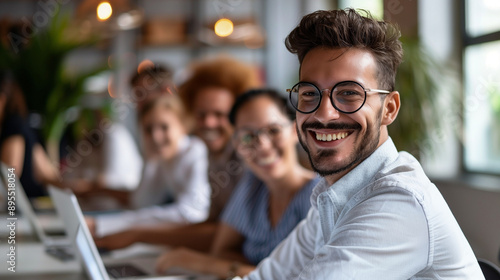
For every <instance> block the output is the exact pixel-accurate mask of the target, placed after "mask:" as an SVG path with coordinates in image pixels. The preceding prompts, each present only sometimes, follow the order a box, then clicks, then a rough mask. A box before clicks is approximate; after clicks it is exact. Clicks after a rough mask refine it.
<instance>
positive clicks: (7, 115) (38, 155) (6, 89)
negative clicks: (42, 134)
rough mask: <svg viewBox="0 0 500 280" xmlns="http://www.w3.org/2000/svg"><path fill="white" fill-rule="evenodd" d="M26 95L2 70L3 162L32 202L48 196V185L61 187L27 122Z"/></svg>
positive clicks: (56, 172) (0, 130) (0, 129)
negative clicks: (12, 171)
mask: <svg viewBox="0 0 500 280" xmlns="http://www.w3.org/2000/svg"><path fill="white" fill-rule="evenodd" d="M27 113H28V112H27V109H26V105H25V101H24V97H23V94H22V92H21V89H20V87H19V86H18V84H17V82H16V81H15V80H14V77H13V75H12V74H11V73H10V72H9V71H7V70H0V158H1V161H2V162H3V163H4V164H5V165H7V166H8V167H11V168H14V173H15V174H16V175H17V177H18V178H19V182H20V183H21V185H22V186H23V188H24V191H25V192H26V194H27V196H28V197H30V198H34V197H40V196H46V195H47V192H46V189H45V186H46V185H49V184H50V185H54V186H61V180H60V174H59V170H58V169H57V167H55V166H54V165H53V164H52V162H51V161H50V159H49V157H48V155H47V153H46V152H45V150H44V148H43V147H42V145H41V144H40V142H39V141H38V137H37V136H36V134H35V132H34V131H33V130H32V129H31V128H30V126H29V125H28V122H27V120H26V116H27Z"/></svg>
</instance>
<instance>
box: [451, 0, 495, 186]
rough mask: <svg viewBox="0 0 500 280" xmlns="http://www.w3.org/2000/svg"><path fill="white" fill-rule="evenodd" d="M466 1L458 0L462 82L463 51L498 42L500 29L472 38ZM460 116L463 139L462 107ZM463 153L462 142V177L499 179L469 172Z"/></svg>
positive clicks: (463, 144)
mask: <svg viewBox="0 0 500 280" xmlns="http://www.w3.org/2000/svg"><path fill="white" fill-rule="evenodd" d="M467 1H471V0H460V1H459V5H460V7H459V22H460V24H459V25H460V36H461V38H460V42H461V46H460V52H461V56H460V65H461V80H462V81H463V82H464V81H465V65H464V63H465V51H466V49H467V47H470V46H476V45H480V44H485V43H491V42H500V28H499V30H498V31H494V32H490V33H486V34H482V35H478V36H472V35H469V33H468V32H467ZM461 96H462V103H463V104H464V103H465V99H466V97H467V92H466V88H465V86H462V95H461ZM461 115H462V124H463V126H462V127H463V132H462V137H465V135H466V131H465V117H466V114H465V112H464V108H463V107H462V111H461ZM465 153H466V146H465V143H464V142H463V141H461V150H460V159H461V163H460V166H461V173H462V174H464V175H488V176H493V177H497V178H500V171H499V172H498V173H497V172H492V171H488V170H482V171H481V170H471V169H468V168H467V165H466V163H465V160H466V158H465Z"/></svg>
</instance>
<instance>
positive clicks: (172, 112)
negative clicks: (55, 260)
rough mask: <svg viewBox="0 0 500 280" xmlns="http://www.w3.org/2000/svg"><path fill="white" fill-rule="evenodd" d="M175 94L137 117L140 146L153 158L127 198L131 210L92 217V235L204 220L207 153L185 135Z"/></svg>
mask: <svg viewBox="0 0 500 280" xmlns="http://www.w3.org/2000/svg"><path fill="white" fill-rule="evenodd" d="M186 119H187V118H186V115H185V111H184V109H183V105H182V102H181V101H180V99H179V98H178V96H177V95H175V94H172V95H166V96H161V97H158V98H156V99H153V100H150V101H149V102H148V103H146V104H145V105H144V106H143V107H142V108H141V110H140V112H139V121H140V126H141V130H142V134H143V137H144V141H145V144H146V145H147V146H148V147H149V149H151V151H152V152H153V153H154V154H153V155H152V156H150V157H149V158H148V159H147V160H146V162H145V166H144V170H143V174H142V179H141V183H140V185H139V187H138V189H137V190H136V191H134V192H133V193H131V194H130V205H131V207H132V208H133V209H135V210H132V211H126V212H123V213H118V214H109V215H100V216H97V217H95V225H94V226H95V228H94V230H95V233H96V236H102V235H107V234H111V233H116V232H120V231H122V230H125V229H128V228H129V227H130V226H132V225H133V226H134V227H136V226H140V225H157V224H166V225H168V226H169V227H171V226H178V225H186V224H190V223H198V222H202V221H204V220H205V219H206V218H207V216H208V210H209V207H210V185H209V183H208V177H207V168H208V163H207V150H206V147H205V145H204V144H203V142H202V141H201V140H199V139H198V138H196V137H192V136H188V135H187V131H188V124H187V123H186Z"/></svg>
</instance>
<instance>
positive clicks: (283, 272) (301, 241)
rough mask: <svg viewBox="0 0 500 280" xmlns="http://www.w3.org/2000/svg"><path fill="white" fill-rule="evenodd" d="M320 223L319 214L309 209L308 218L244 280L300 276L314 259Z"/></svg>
mask: <svg viewBox="0 0 500 280" xmlns="http://www.w3.org/2000/svg"><path fill="white" fill-rule="evenodd" d="M318 221H319V217H318V212H317V211H316V210H315V209H314V208H311V209H309V212H308V214H307V217H306V218H305V219H304V220H302V221H301V222H300V223H299V224H298V225H297V227H296V228H295V229H294V230H293V231H292V232H291V233H290V235H288V237H287V238H286V239H285V240H284V241H283V242H281V243H280V244H279V245H278V246H277V247H276V248H275V249H274V250H273V252H272V253H271V255H270V256H269V257H267V258H265V259H264V260H263V261H262V262H261V263H260V264H259V265H258V266H257V269H256V270H254V271H253V272H252V273H250V274H249V275H247V276H246V277H245V278H244V280H266V279H293V278H295V277H296V276H297V275H299V273H300V272H301V271H302V268H303V267H304V266H305V265H306V263H308V262H310V260H311V259H312V258H313V257H314V247H315V238H316V235H317V227H318ZM311 279H317V278H315V277H313V278H311Z"/></svg>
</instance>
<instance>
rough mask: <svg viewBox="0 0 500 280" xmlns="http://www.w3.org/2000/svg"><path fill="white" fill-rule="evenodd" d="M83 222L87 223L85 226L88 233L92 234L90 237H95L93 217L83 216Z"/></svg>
mask: <svg viewBox="0 0 500 280" xmlns="http://www.w3.org/2000/svg"><path fill="white" fill-rule="evenodd" d="M85 223H86V224H87V227H88V228H89V231H90V234H91V235H92V237H94V238H95V236H96V224H95V219H94V217H91V216H85Z"/></svg>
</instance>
